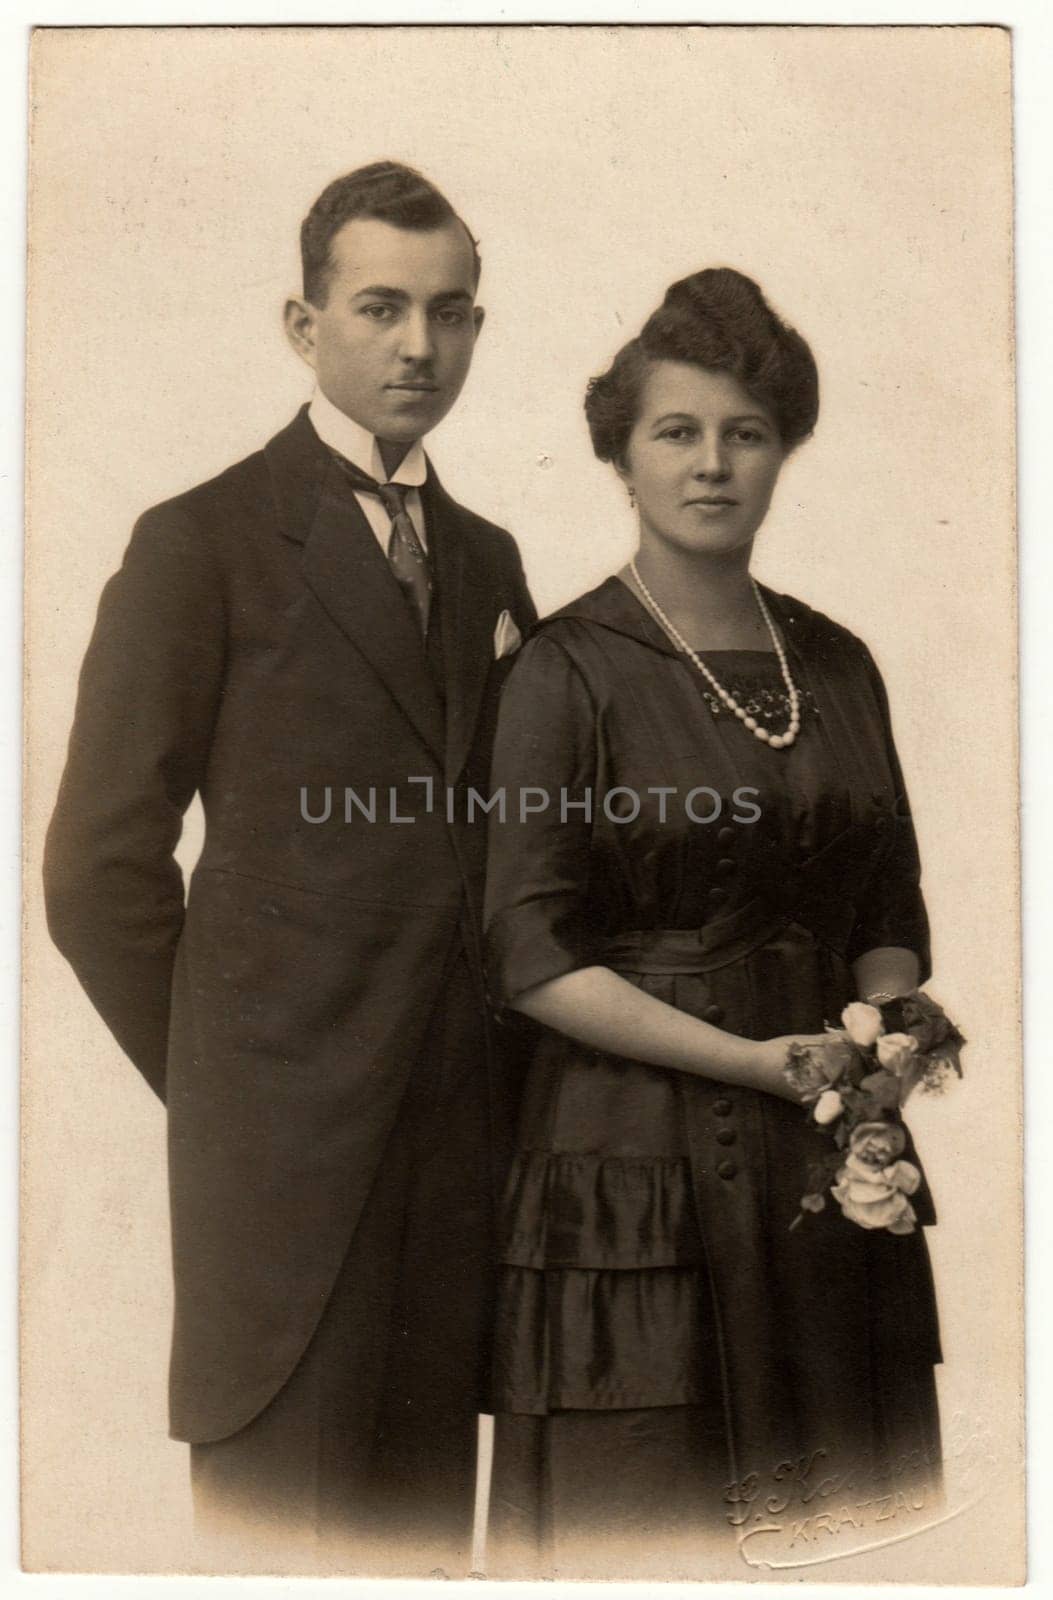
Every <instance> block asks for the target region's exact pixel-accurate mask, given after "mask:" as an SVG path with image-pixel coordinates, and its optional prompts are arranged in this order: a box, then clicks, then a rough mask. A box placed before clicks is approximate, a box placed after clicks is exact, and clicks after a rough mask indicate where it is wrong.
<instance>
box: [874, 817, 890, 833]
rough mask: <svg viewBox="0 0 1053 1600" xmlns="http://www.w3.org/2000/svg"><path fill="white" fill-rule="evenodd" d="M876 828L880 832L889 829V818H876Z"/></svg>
mask: <svg viewBox="0 0 1053 1600" xmlns="http://www.w3.org/2000/svg"><path fill="white" fill-rule="evenodd" d="M874 826H875V828H877V829H879V830H881V829H884V828H887V827H888V818H887V817H875V818H874Z"/></svg>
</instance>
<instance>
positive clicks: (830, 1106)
mask: <svg viewBox="0 0 1053 1600" xmlns="http://www.w3.org/2000/svg"><path fill="white" fill-rule="evenodd" d="M844 1109H845V1103H844V1101H843V1100H842V1099H841V1096H840V1095H839V1094H838V1092H837V1090H836V1089H824V1091H823V1093H822V1094H821V1095H820V1096H819V1098H818V1100H817V1101H816V1102H815V1110H814V1111H813V1112H812V1115H813V1116H814V1118H815V1120H816V1122H818V1123H819V1124H820V1125H821V1126H824V1127H825V1125H826V1124H827V1123H828V1122H836V1121H837V1118H838V1117H839V1116H840V1115H841V1113H842V1111H843V1110H844Z"/></svg>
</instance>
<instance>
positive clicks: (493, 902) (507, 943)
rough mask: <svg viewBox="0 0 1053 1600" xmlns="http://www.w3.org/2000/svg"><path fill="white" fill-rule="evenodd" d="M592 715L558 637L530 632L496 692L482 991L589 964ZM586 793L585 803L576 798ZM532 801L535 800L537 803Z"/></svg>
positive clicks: (500, 1002) (502, 990)
mask: <svg viewBox="0 0 1053 1600" xmlns="http://www.w3.org/2000/svg"><path fill="white" fill-rule="evenodd" d="M595 741H596V717H595V712H594V708H593V703H592V700H591V697H590V695H589V692H588V690H587V688H586V686H585V684H584V682H583V680H582V678H581V675H580V673H579V672H578V669H577V668H576V666H575V665H574V663H573V661H572V659H571V657H570V656H569V655H568V653H567V651H566V650H564V648H563V647H562V645H560V644H558V643H557V642H556V641H555V640H553V639H551V638H550V637H549V636H548V635H547V634H546V633H544V632H543V633H540V634H536V635H535V636H534V637H533V638H532V639H531V640H530V641H529V642H528V643H527V644H526V645H524V647H523V649H522V650H521V652H520V655H519V659H518V660H517V662H516V664H515V666H514V667H513V668H512V671H511V672H510V674H509V676H508V681H507V682H506V684H505V687H504V692H503V694H502V697H501V708H500V713H499V716H498V724H497V734H496V738H495V741H494V756H493V766H492V770H491V786H490V793H491V802H492V803H493V801H494V798H495V797H496V796H497V795H498V793H499V792H500V793H501V795H502V799H503V807H502V808H501V809H497V808H495V809H492V810H491V812H490V820H489V853H488V859H487V881H486V901H485V909H484V922H485V929H486V960H487V972H488V984H489V990H490V997H491V1000H492V1001H493V1003H494V1005H495V1006H497V1007H498V1008H501V1007H504V1006H505V1005H507V1004H508V1003H509V1001H511V1000H512V999H514V998H515V996H516V995H517V994H521V993H523V991H524V990H526V989H530V988H533V986H534V985H535V984H538V983H543V982H545V980H546V979H549V978H556V977H559V976H560V975H561V974H562V973H565V972H571V971H573V970H574V969H575V968H576V967H581V966H587V965H589V955H588V951H589V942H590V941H589V928H588V915H587V893H586V891H587V888H588V878H589V854H590V845H591V837H592V824H591V820H590V817H591V799H592V794H593V783H594V776H595V769H596V758H595ZM586 798H588V800H589V803H590V810H589V811H586V810H585V809H583V807H582V806H581V805H580V804H578V805H575V803H574V802H581V801H584V800H585V799H586ZM535 808H536V809H535Z"/></svg>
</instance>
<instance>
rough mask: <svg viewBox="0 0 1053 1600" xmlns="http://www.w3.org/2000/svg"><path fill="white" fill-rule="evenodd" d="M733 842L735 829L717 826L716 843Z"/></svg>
mask: <svg viewBox="0 0 1053 1600" xmlns="http://www.w3.org/2000/svg"><path fill="white" fill-rule="evenodd" d="M734 842H735V830H734V828H728V827H723V828H719V829H718V830H717V843H718V844H734Z"/></svg>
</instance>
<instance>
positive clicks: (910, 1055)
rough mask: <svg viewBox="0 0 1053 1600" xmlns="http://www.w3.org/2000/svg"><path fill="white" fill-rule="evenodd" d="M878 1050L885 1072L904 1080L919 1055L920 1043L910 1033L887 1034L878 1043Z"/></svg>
mask: <svg viewBox="0 0 1053 1600" xmlns="http://www.w3.org/2000/svg"><path fill="white" fill-rule="evenodd" d="M876 1049H877V1058H878V1060H879V1061H880V1062H881V1065H882V1066H883V1067H884V1068H885V1070H886V1071H887V1072H894V1073H895V1075H896V1077H897V1078H902V1077H903V1074H904V1073H905V1072H906V1071H907V1069H908V1067H910V1066H911V1065H912V1063H913V1060H914V1056H915V1055H916V1054H917V1049H918V1041H917V1039H914V1038H912V1037H911V1035H910V1034H909V1033H886V1034H883V1035H882V1037H881V1038H880V1039H879V1040H878V1041H877V1045H876Z"/></svg>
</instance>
